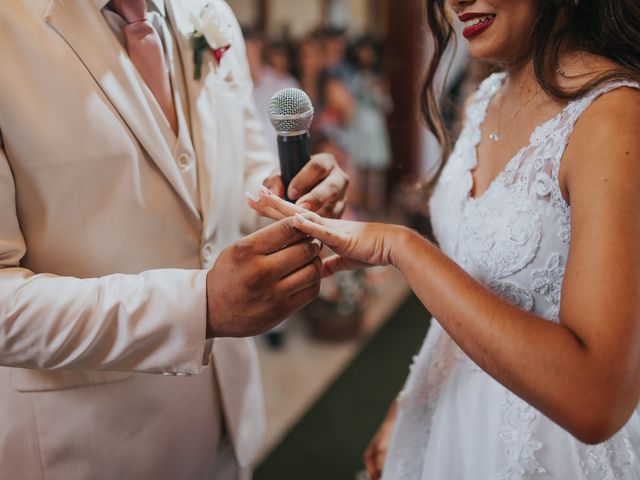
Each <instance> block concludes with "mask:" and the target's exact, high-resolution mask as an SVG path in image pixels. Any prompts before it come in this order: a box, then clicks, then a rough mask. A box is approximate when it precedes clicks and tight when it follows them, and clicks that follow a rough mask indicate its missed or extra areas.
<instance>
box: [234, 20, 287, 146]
mask: <svg viewBox="0 0 640 480" xmlns="http://www.w3.org/2000/svg"><path fill="white" fill-rule="evenodd" d="M243 32H244V36H245V42H246V47H247V59H248V60H249V69H250V70H251V78H252V79H253V85H254V90H253V98H254V100H255V103H256V107H257V109H258V113H259V117H260V120H261V121H262V123H263V127H264V132H265V136H266V138H267V142H268V144H269V148H270V149H271V151H272V152H273V154H274V155H277V153H278V143H277V140H276V135H275V132H274V130H273V127H272V126H271V122H270V120H269V103H270V102H271V98H272V97H273V95H274V94H275V93H277V92H278V91H280V90H282V89H283V88H299V84H298V81H297V80H296V79H295V78H294V77H293V76H292V75H291V74H289V73H288V72H286V71H283V70H280V69H275V68H273V67H272V66H271V65H269V64H268V63H267V62H266V61H265V59H266V49H265V39H264V34H263V33H262V32H261V31H259V30H256V29H248V28H245V29H243Z"/></svg>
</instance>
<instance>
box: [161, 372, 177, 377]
mask: <svg viewBox="0 0 640 480" xmlns="http://www.w3.org/2000/svg"><path fill="white" fill-rule="evenodd" d="M162 375H164V376H165V377H175V376H176V374H175V373H173V372H162Z"/></svg>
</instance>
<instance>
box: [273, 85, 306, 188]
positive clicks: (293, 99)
mask: <svg viewBox="0 0 640 480" xmlns="http://www.w3.org/2000/svg"><path fill="white" fill-rule="evenodd" d="M313 114H314V110H313V104H312V103H311V99H310V98H309V96H308V95H307V94H306V93H304V92H303V91H302V90H299V89H297V88H285V89H284V90H280V91H279V92H278V93H276V94H275V95H274V96H273V98H272V99H271V103H270V104H269V120H271V123H272V125H273V128H275V130H276V133H277V135H278V156H279V158H280V169H281V172H282V181H283V183H284V186H285V189H288V188H289V184H290V183H291V180H293V179H294V178H295V176H296V175H297V174H298V173H299V172H300V170H302V168H303V167H304V166H305V165H306V164H307V162H308V161H309V160H310V159H311V152H310V147H309V128H310V127H311V122H312V121H313Z"/></svg>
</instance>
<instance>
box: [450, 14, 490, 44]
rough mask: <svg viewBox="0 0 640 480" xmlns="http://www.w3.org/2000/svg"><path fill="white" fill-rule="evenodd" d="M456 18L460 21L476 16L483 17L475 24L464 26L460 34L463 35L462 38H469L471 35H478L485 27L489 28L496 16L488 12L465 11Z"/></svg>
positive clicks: (472, 18) (466, 20)
mask: <svg viewBox="0 0 640 480" xmlns="http://www.w3.org/2000/svg"><path fill="white" fill-rule="evenodd" d="M458 18H459V19H460V21H461V22H468V21H470V20H474V19H476V18H482V19H483V20H482V21H480V22H479V23H477V24H475V25H472V26H470V27H466V28H465V29H464V30H463V31H462V35H464V38H466V39H470V38H472V37H475V36H477V35H480V34H481V33H482V32H484V31H485V30H486V29H487V28H489V27H490V26H491V25H492V24H493V21H494V20H495V18H496V16H495V15H492V14H488V13H465V14H464V15H460V16H459V17H458Z"/></svg>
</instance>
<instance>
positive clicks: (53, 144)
mask: <svg viewBox="0 0 640 480" xmlns="http://www.w3.org/2000/svg"><path fill="white" fill-rule="evenodd" d="M213 1H220V0H213ZM206 3H207V0H171V1H167V2H166V6H167V19H168V23H169V24H170V28H171V29H172V30H173V31H174V35H175V37H176V40H177V42H178V50H179V54H180V55H181V58H182V61H183V64H184V70H185V72H184V73H185V79H186V83H187V90H188V97H189V101H188V106H189V109H188V111H189V114H190V121H191V128H192V140H193V144H194V148H195V152H196V159H191V160H192V161H191V162H190V163H189V162H185V161H184V160H185V159H182V160H179V159H176V158H174V156H173V155H172V151H171V149H170V147H169V146H168V144H167V143H166V141H165V140H164V138H163V136H162V134H161V130H160V127H159V126H158V123H157V122H155V121H154V117H155V116H157V115H158V114H159V112H158V111H154V109H158V108H159V107H157V105H155V104H154V103H153V102H149V101H148V95H149V92H148V91H145V88H146V86H144V84H143V83H142V81H141V79H140V77H139V74H138V73H137V71H136V70H135V67H134V66H133V65H132V63H131V62H130V60H129V59H128V57H127V55H126V52H125V51H124V49H123V48H122V47H121V45H120V44H119V43H118V41H117V39H116V38H115V36H114V35H113V32H112V31H111V30H110V29H109V27H108V26H107V24H106V22H105V20H104V18H103V16H102V14H101V13H100V11H99V10H98V8H97V6H96V4H95V2H94V1H93V0H6V1H5V2H4V3H3V5H2V8H1V9H0V135H1V139H2V140H1V141H0V365H2V367H0V478H2V479H7V480H8V479H18V480H25V479H27V480H29V479H31V478H34V479H40V478H47V479H97V478H105V479H128V478H132V479H146V478H153V479H165V478H166V479H196V478H198V479H200V478H210V476H211V471H212V470H211V469H212V466H211V465H212V463H213V462H214V460H215V448H216V445H217V441H218V439H217V437H218V435H219V432H217V431H216V428H215V427H214V425H215V422H214V420H215V419H216V418H218V417H219V415H220V412H219V411H218V410H219V409H218V408H217V405H218V401H217V399H216V396H217V394H216V392H217V388H216V381H217V383H218V384H219V386H220V391H221V397H222V403H223V405H224V408H223V411H224V415H225V417H226V422H227V428H228V434H229V436H230V437H231V440H232V442H233V444H234V447H235V453H236V456H237V459H238V461H239V463H240V465H242V466H243V467H244V466H247V465H248V464H249V463H250V462H251V460H252V458H253V457H254V455H255V453H256V451H257V449H258V448H259V446H260V442H261V438H262V434H263V430H264V414H263V405H262V393H261V385H260V378H259V370H258V365H257V357H256V353H255V349H254V345H253V343H252V341H250V340H234V339H216V340H215V341H213V342H207V341H205V324H206V317H205V313H206V297H205V275H206V271H207V269H209V268H210V267H211V266H212V264H213V262H214V261H215V259H216V256H217V254H218V253H219V252H220V251H221V250H222V249H224V248H225V247H226V246H228V245H229V244H230V243H231V242H233V241H235V240H236V239H238V238H239V237H240V236H241V232H242V231H249V230H251V229H253V228H255V227H256V226H257V223H258V220H257V218H256V217H255V216H253V215H252V214H251V213H250V212H249V209H248V208H247V207H246V206H245V202H244V200H243V192H244V191H245V190H251V191H256V190H257V189H258V187H259V185H260V183H261V182H262V180H263V179H264V178H265V177H266V176H267V174H268V172H269V170H270V169H271V167H272V159H271V158H270V156H269V154H268V153H266V148H265V142H264V140H263V137H262V131H261V127H260V124H259V121H258V120H257V117H256V115H255V113H254V108H253V105H252V101H251V90H252V86H251V81H250V76H249V72H248V66H247V62H246V56H245V53H244V44H243V41H242V37H241V33H240V29H239V28H238V25H237V22H236V20H235V18H234V16H233V14H232V12H231V10H230V9H229V8H228V7H227V6H226V4H225V7H224V12H225V13H224V14H225V15H226V16H227V17H228V18H226V19H225V21H228V22H229V23H231V24H232V25H233V39H232V43H231V49H230V50H229V51H228V52H227V53H226V55H225V56H224V58H223V60H222V62H221V64H220V65H217V64H216V63H215V60H214V59H213V58H211V57H210V56H206V57H205V58H206V60H205V65H204V72H203V77H202V79H201V80H200V81H195V80H194V78H193V77H194V76H193V62H192V54H193V52H192V50H191V47H190V42H189V36H190V34H191V32H192V29H193V27H192V25H191V22H190V16H191V14H198V13H199V11H200V10H201V9H202V7H203V6H204V5H205V4H206ZM194 165H197V169H198V178H199V193H200V204H201V211H200V209H198V208H197V207H196V206H195V202H194V199H193V198H192V197H191V196H190V195H189V193H188V192H187V191H186V189H185V187H184V185H183V183H182V177H181V170H180V169H181V168H194ZM211 353H212V355H211ZM214 371H215V373H216V375H214V374H213V372H214ZM216 377H217V380H216Z"/></svg>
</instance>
